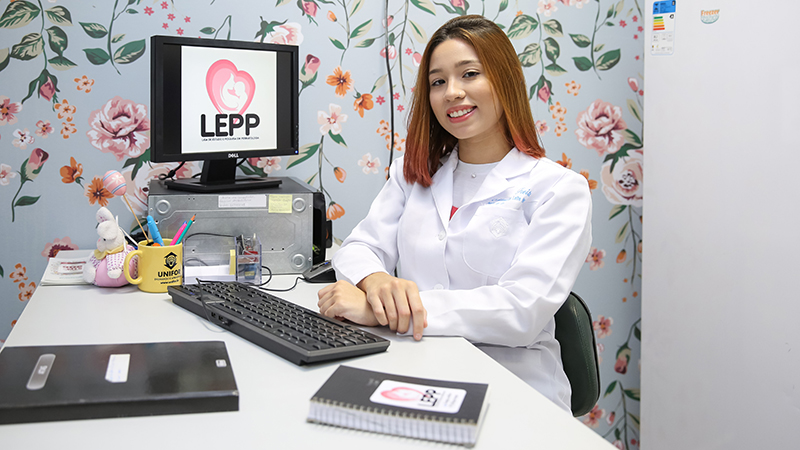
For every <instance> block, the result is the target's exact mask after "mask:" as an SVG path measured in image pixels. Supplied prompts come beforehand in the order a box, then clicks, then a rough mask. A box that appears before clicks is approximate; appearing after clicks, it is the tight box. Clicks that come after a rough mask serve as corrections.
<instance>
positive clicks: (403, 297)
mask: <svg viewBox="0 0 800 450" xmlns="http://www.w3.org/2000/svg"><path fill="white" fill-rule="evenodd" d="M358 288H359V289H361V290H362V291H364V293H366V296H367V302H368V303H369V304H370V305H371V306H372V312H373V313H374V315H375V318H376V319H377V321H378V323H380V324H381V325H388V326H389V328H390V329H391V330H392V331H397V332H399V333H405V332H407V331H408V328H409V323H410V322H411V321H413V326H414V339H416V340H420V339H422V331H423V329H424V328H425V327H427V326H428V318H427V316H428V312H427V311H426V310H425V307H424V306H423V305H422V299H421V298H420V296H419V288H417V285H416V283H414V282H413V281H409V280H404V279H402V278H397V277H393V276H391V275H389V274H388V273H385V272H376V273H373V274H371V275H368V276H367V277H365V278H364V279H363V280H361V281H360V282H359V283H358Z"/></svg>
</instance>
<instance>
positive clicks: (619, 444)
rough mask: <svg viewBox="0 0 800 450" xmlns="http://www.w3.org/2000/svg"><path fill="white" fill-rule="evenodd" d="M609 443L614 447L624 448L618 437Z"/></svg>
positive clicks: (623, 449)
mask: <svg viewBox="0 0 800 450" xmlns="http://www.w3.org/2000/svg"><path fill="white" fill-rule="evenodd" d="M611 445H613V446H614V447H616V448H618V449H619V450H625V444H623V443H622V441H620V440H619V439H617V440H616V441H614V442H612V443H611Z"/></svg>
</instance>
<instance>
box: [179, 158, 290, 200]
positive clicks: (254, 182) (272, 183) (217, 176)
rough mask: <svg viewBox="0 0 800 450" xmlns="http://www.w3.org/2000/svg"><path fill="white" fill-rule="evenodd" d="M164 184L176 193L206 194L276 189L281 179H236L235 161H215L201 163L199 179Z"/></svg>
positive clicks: (185, 179) (186, 179)
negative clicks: (201, 169)
mask: <svg viewBox="0 0 800 450" xmlns="http://www.w3.org/2000/svg"><path fill="white" fill-rule="evenodd" d="M164 184H165V185H166V186H167V187H168V188H169V189H174V190H177V191H188V192H201V193H206V192H225V191H243V190H248V189H264V188H271V187H278V186H280V184H281V179H280V178H277V177H267V178H261V177H237V176H236V160H235V159H215V160H205V161H204V162H203V172H202V174H201V175H200V179H197V178H179V179H177V180H167V181H166V182H164Z"/></svg>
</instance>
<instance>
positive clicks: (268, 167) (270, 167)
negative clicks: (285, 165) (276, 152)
mask: <svg viewBox="0 0 800 450" xmlns="http://www.w3.org/2000/svg"><path fill="white" fill-rule="evenodd" d="M247 162H248V163H250V165H251V166H253V167H258V168H259V169H261V170H263V171H264V173H272V172H273V171H275V170H281V157H280V156H276V157H274V158H250V159H248V160H247Z"/></svg>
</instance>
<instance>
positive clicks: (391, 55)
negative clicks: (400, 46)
mask: <svg viewBox="0 0 800 450" xmlns="http://www.w3.org/2000/svg"><path fill="white" fill-rule="evenodd" d="M379 53H380V55H381V58H386V47H381V51H380V52H379ZM396 57H397V49H396V48H395V47H394V45H390V46H389V59H394V58H396Z"/></svg>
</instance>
